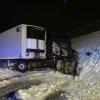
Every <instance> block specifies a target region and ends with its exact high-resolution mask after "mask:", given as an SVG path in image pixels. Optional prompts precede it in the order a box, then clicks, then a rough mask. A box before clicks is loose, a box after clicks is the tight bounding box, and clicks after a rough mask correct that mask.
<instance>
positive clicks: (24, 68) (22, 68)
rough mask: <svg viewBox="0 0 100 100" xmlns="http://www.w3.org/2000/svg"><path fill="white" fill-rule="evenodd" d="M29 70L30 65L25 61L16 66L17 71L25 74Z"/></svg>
mask: <svg viewBox="0 0 100 100" xmlns="http://www.w3.org/2000/svg"><path fill="white" fill-rule="evenodd" d="M27 69H28V65H27V63H26V62H25V61H21V62H18V63H17V64H16V70H17V71H20V72H25V71H27Z"/></svg>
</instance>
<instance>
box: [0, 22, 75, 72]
mask: <svg viewBox="0 0 100 100" xmlns="http://www.w3.org/2000/svg"><path fill="white" fill-rule="evenodd" d="M74 53H75V51H74V50H73V49H72V48H71V43H70V41H69V39H68V38H67V37H66V36H64V34H63V35H62V34H61V35H58V34H55V35H54V34H53V35H50V34H48V35H47V32H46V29H45V28H42V27H39V26H34V25H26V24H21V25H18V26H16V27H14V28H11V29H9V30H7V31H5V32H2V33H1V34H0V65H1V66H5V65H6V66H8V67H10V68H15V69H17V70H19V71H21V72H24V71H26V70H27V69H28V68H31V65H35V64H36V66H38V65H40V67H42V66H43V67H51V66H52V68H54V67H55V68H56V69H57V70H59V71H61V72H63V73H66V72H68V71H66V70H70V71H69V72H70V73H71V74H73V73H74V72H75V68H76V57H74V56H75V54H74ZM73 60H74V61H73ZM72 62H74V65H75V66H74V65H73V64H72ZM36 66H35V67H36ZM68 66H71V67H72V68H71V69H70V68H66V67H68Z"/></svg>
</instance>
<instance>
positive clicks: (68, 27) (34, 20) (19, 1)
mask: <svg viewBox="0 0 100 100" xmlns="http://www.w3.org/2000/svg"><path fill="white" fill-rule="evenodd" d="M64 1H65V4H64ZM99 13H100V0H12V1H11V0H1V1H0V23H1V24H0V31H4V30H6V29H9V28H11V27H12V26H15V25H18V24H21V23H25V24H33V25H38V26H42V27H45V28H47V30H48V31H49V32H58V33H66V34H67V32H68V33H70V32H71V31H73V30H77V29H79V28H80V27H82V26H84V25H87V24H89V23H93V22H95V21H97V20H100V14H99ZM68 35H69V34H68ZM77 35H78V33H77V34H75V33H73V32H72V33H70V37H72V36H77Z"/></svg>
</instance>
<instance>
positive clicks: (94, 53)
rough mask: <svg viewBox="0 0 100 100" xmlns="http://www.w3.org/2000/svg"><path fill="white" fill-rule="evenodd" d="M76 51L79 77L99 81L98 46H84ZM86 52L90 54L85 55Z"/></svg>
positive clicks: (99, 50) (99, 59)
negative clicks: (94, 47) (77, 53)
mask: <svg viewBox="0 0 100 100" xmlns="http://www.w3.org/2000/svg"><path fill="white" fill-rule="evenodd" d="M78 52H79V58H78V69H81V71H80V75H79V79H84V80H91V81H100V48H96V49H93V48H84V49H80V50H79V51H78ZM87 52H90V53H91V54H90V55H87V54H86V53H87Z"/></svg>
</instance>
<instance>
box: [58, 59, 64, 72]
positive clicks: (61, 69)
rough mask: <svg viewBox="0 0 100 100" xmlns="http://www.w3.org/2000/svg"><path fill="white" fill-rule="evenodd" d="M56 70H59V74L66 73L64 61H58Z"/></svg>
mask: <svg viewBox="0 0 100 100" xmlns="http://www.w3.org/2000/svg"><path fill="white" fill-rule="evenodd" d="M56 69H57V70H58V71H59V72H62V73H64V62H63V61H62V60H58V61H57V64H56Z"/></svg>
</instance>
